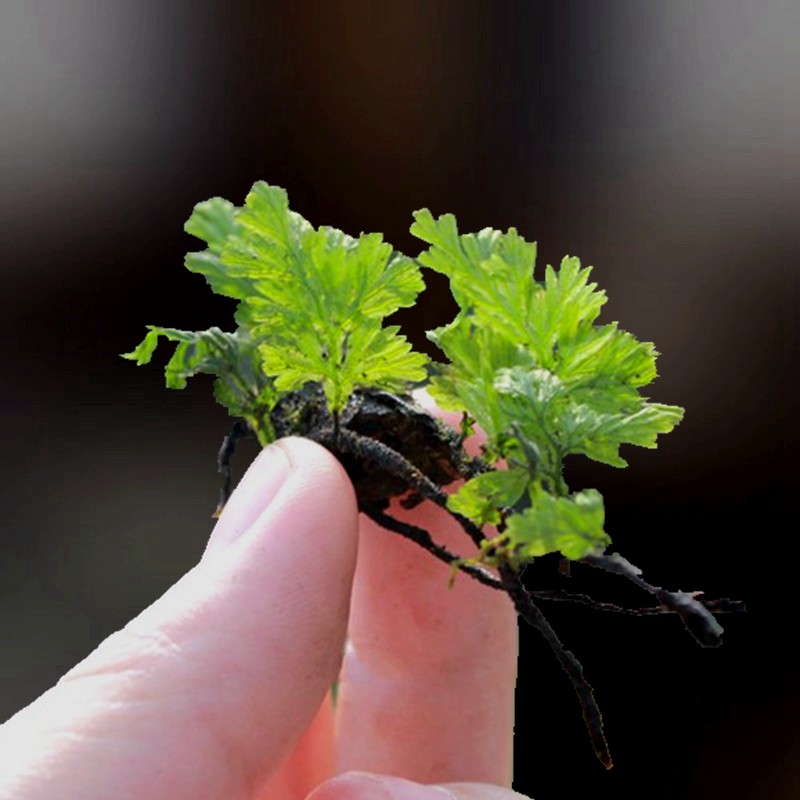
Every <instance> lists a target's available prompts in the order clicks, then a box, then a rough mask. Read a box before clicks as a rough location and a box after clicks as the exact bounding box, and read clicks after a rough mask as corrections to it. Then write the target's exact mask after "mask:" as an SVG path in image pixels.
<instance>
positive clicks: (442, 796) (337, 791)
mask: <svg viewBox="0 0 800 800" xmlns="http://www.w3.org/2000/svg"><path fill="white" fill-rule="evenodd" d="M307 800H530V798H526V796H525V795H522V794H519V793H518V792H515V791H512V790H511V789H505V788H503V787H501V786H492V785H490V784H486V783H446V784H436V785H431V784H427V785H424V784H421V783H415V782H413V781H408V780H404V779H403V778H393V777H388V776H385V775H375V774H368V773H350V774H347V775H341V776H339V777H337V778H334V779H333V780H330V781H327V782H326V783H324V784H322V785H321V786H320V787H318V788H317V789H316V790H315V791H313V792H312V793H311V794H310V795H309V796H308V798H307Z"/></svg>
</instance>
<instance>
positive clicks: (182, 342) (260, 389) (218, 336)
mask: <svg viewBox="0 0 800 800" xmlns="http://www.w3.org/2000/svg"><path fill="white" fill-rule="evenodd" d="M147 327H148V328H149V332H148V334H147V336H145V338H144V340H143V341H142V342H141V344H139V346H138V347H136V349H135V350H133V351H132V352H130V353H124V354H122V357H123V358H127V359H130V360H132V361H136V363H137V365H138V366H141V365H142V364H148V363H150V360H151V359H152V357H153V352H154V351H155V349H156V345H157V344H158V339H159V337H160V336H164V337H165V338H167V339H169V340H170V341H173V342H178V346H177V347H176V348H175V352H174V353H173V355H172V358H170V360H169V361H168V362H167V365H166V367H165V369H164V373H165V376H166V379H167V388H169V389H183V388H185V387H186V379H187V378H190V377H192V376H193V375H197V374H199V373H201V372H202V373H207V374H211V375H217V376H218V377H217V380H215V381H214V396H215V397H216V399H217V401H218V402H219V403H220V404H221V405H223V406H225V407H226V408H227V409H228V411H229V412H230V414H231V416H234V417H244V418H246V419H247V420H248V421H249V422H250V424H251V427H252V428H253V429H254V430H255V431H256V434H257V435H258V438H259V440H261V441H262V444H266V443H267V442H268V441H270V440H271V438H272V429H271V426H270V423H269V416H268V413H269V410H270V409H271V408H272V406H273V405H274V403H275V400H276V399H277V392H276V390H275V387H274V385H273V382H272V381H271V380H269V379H268V378H267V376H266V375H265V374H264V372H263V370H262V369H261V368H260V357H259V354H258V352H257V349H256V347H255V345H254V342H253V340H252V339H251V337H250V336H249V334H248V333H247V332H246V331H243V330H241V329H240V330H238V331H237V332H236V333H224V332H223V331H221V330H220V329H219V328H209V329H208V330H207V331H179V330H176V329H175V328H159V327H157V326H155V325H148V326H147Z"/></svg>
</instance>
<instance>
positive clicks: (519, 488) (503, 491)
mask: <svg viewBox="0 0 800 800" xmlns="http://www.w3.org/2000/svg"><path fill="white" fill-rule="evenodd" d="M529 480H530V476H529V474H528V471H527V470H525V469H519V468H518V469H509V470H494V471H493V472H485V473H483V474H482V475H477V476H476V477H474V478H471V479H470V480H468V481H467V482H466V483H465V484H464V485H463V486H462V487H461V488H460V489H459V490H458V491H457V492H456V493H455V494H453V495H451V496H450V497H449V498H448V499H447V507H448V508H449V509H450V511H453V512H455V513H456V514H461V515H462V516H464V517H467V518H468V519H470V520H472V522H474V523H475V524H476V525H479V526H483V525H486V524H487V523H488V524H491V525H497V524H499V523H500V521H501V519H502V516H501V512H502V511H503V510H504V509H507V508H510V507H512V506H513V505H515V504H516V503H517V502H518V501H519V499H520V498H521V497H522V495H523V494H524V492H525V489H526V488H527V486H528V481H529Z"/></svg>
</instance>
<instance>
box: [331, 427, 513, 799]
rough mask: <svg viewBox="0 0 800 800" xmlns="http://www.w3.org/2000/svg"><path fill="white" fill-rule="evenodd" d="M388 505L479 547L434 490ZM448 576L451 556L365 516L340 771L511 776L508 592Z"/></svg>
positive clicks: (345, 674) (424, 778)
mask: <svg viewBox="0 0 800 800" xmlns="http://www.w3.org/2000/svg"><path fill="white" fill-rule="evenodd" d="M436 413H437V414H439V415H440V416H442V417H443V418H445V419H446V421H449V422H451V423H453V422H454V421H455V418H456V415H449V416H448V415H446V414H442V413H441V412H436ZM470 444H471V446H472V448H473V450H475V449H477V446H478V442H477V441H473V442H471V443H470ZM389 513H391V514H392V515H393V516H395V517H397V518H398V519H402V520H404V521H407V522H412V523H414V524H415V525H418V526H420V527H423V528H425V529H426V530H428V531H429V532H430V533H431V535H432V536H433V537H434V539H435V540H436V541H437V542H439V543H440V544H443V545H444V546H445V547H447V548H448V549H449V550H451V551H453V552H456V553H458V554H460V555H473V554H474V553H475V547H474V545H473V544H472V542H471V541H470V540H469V539H468V537H467V535H466V534H465V533H464V532H463V530H462V529H461V527H460V526H459V525H458V524H457V523H456V522H455V521H454V520H453V518H452V517H451V516H450V515H449V514H447V512H445V511H444V510H443V509H441V508H439V507H437V506H435V505H433V504H431V503H430V502H426V503H423V504H422V505H420V506H418V507H417V508H415V509H413V510H411V511H408V510H405V509H403V508H401V507H400V506H399V505H398V504H394V503H393V505H392V507H391V508H390V509H389ZM449 578H450V568H449V567H448V566H447V565H446V564H443V563H442V562H440V561H437V560H435V559H434V558H433V556H431V555H430V554H429V553H426V552H425V551H424V550H422V549H421V548H420V547H419V546H418V545H416V544H414V543H413V542H410V541H408V540H406V539H404V538H402V537H400V536H398V535H397V534H394V533H390V532H388V531H386V530H384V529H382V528H380V527H378V526H377V525H376V524H375V523H373V522H372V521H370V520H368V519H366V518H364V517H363V516H362V518H361V525H360V533H359V551H358V563H357V567H356V574H355V579H354V588H353V597H352V604H351V610H350V626H349V631H348V635H349V639H348V648H347V652H346V653H345V660H344V665H343V671H342V678H341V684H340V689H339V699H338V705H337V752H338V758H337V771H340V772H341V771H346V770H363V771H367V772H379V773H384V774H389V775H396V776H400V777H403V778H408V779H411V780H416V781H419V782H421V783H433V782H439V783H441V782H446V781H476V782H485V783H494V784H499V785H503V786H510V785H511V777H512V744H513V726H514V688H515V684H516V663H517V616H516V612H515V611H514V608H513V606H512V604H511V602H510V601H509V598H508V596H507V595H506V594H505V593H503V592H498V591H494V590H492V589H491V588H488V587H486V586H483V585H481V584H479V583H477V582H476V581H474V580H473V579H472V578H469V577H468V576H466V575H463V574H460V575H459V576H458V577H457V579H456V581H455V585H454V586H453V588H452V589H449V588H448V582H449Z"/></svg>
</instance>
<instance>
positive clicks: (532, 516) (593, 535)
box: [496, 489, 611, 562]
mask: <svg viewBox="0 0 800 800" xmlns="http://www.w3.org/2000/svg"><path fill="white" fill-rule="evenodd" d="M604 517H605V512H604V510H603V498H602V497H601V496H600V492H597V491H595V490H594V489H587V490H585V491H583V492H578V493H577V494H573V495H569V496H568V497H556V496H554V495H552V494H546V493H544V492H542V493H540V494H539V495H538V496H537V497H536V498H535V500H534V502H533V504H532V505H531V506H530V507H528V508H526V509H525V510H524V511H523V512H522V513H519V514H514V515H512V516H511V517H509V519H508V527H507V528H506V531H505V535H500V536H499V537H497V540H496V542H497V546H498V548H499V552H504V550H505V551H507V552H508V555H509V556H510V557H511V558H513V559H517V560H519V561H522V562H525V561H530V560H531V559H532V558H535V557H536V556H543V555H545V554H547V553H555V552H560V553H562V554H563V555H565V556H566V557H567V558H571V559H573V560H577V559H579V558H583V557H584V556H586V555H588V554H589V553H591V552H593V551H596V550H600V551H602V550H603V549H605V548H606V547H607V546H608V545H609V544H610V543H611V539H610V538H609V536H608V534H607V533H606V532H605V531H604V530H603V521H604Z"/></svg>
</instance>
